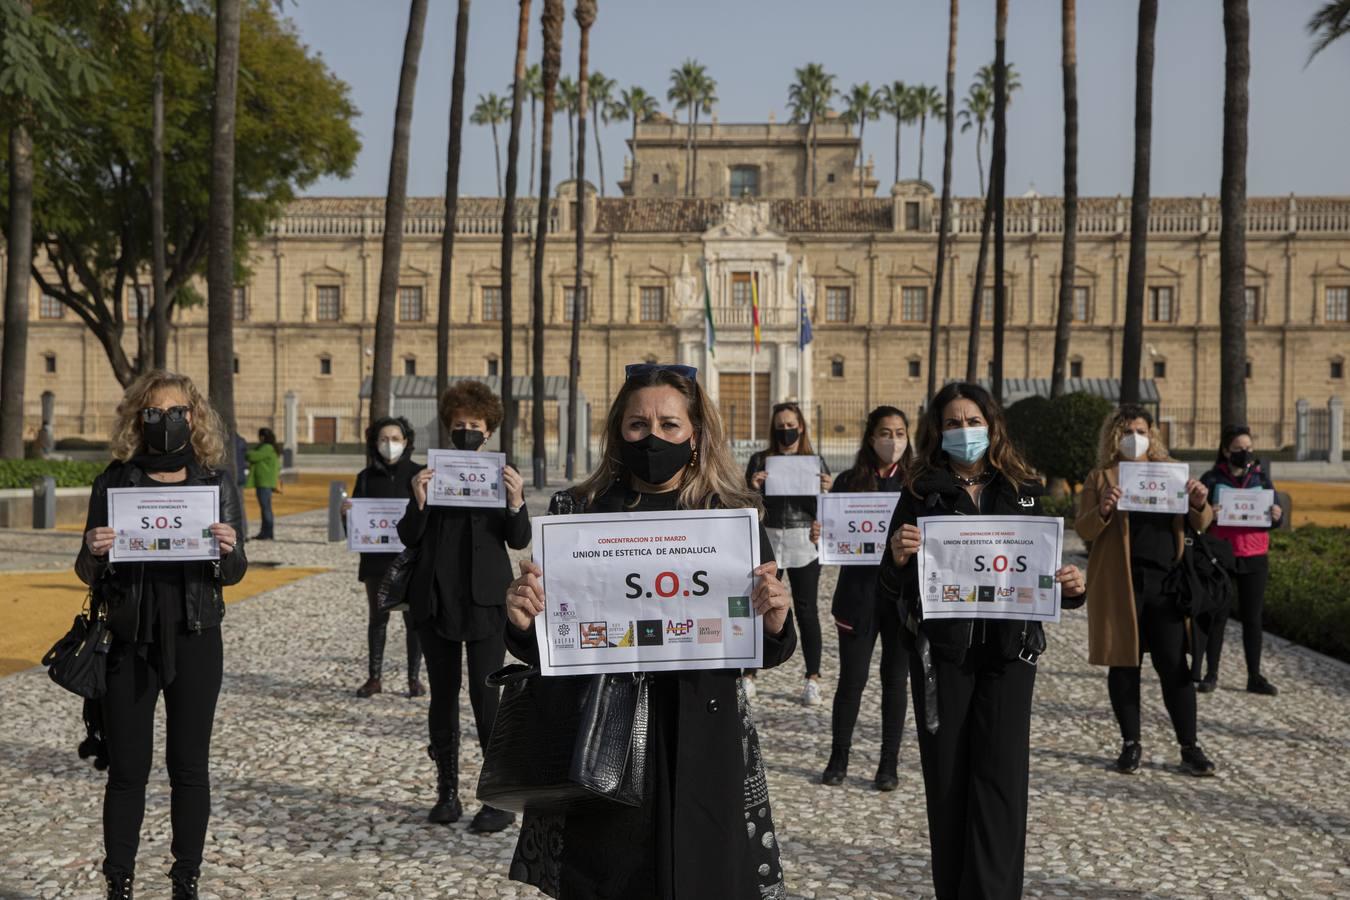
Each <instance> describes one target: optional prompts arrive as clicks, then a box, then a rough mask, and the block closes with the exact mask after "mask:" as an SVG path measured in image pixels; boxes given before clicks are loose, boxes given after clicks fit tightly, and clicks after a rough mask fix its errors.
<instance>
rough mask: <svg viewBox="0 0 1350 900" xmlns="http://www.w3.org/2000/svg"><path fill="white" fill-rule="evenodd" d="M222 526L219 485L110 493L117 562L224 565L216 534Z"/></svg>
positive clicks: (114, 490)
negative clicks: (200, 561) (218, 562)
mask: <svg viewBox="0 0 1350 900" xmlns="http://www.w3.org/2000/svg"><path fill="white" fill-rule="evenodd" d="M219 521H220V486H219V485H214V484H211V485H192V486H186V485H175V486H173V487H165V488H108V527H110V528H111V529H112V530H113V531H115V532H116V533H117V537H116V539H115V540H114V541H113V546H112V550H111V552H110V553H109V554H108V559H110V560H111V561H112V562H183V561H184V560H193V559H220V547H219V545H218V544H217V543H216V539H215V538H214V537H212V536H211V531H210V528H211V526H212V525H214V524H215V523H216V522H219Z"/></svg>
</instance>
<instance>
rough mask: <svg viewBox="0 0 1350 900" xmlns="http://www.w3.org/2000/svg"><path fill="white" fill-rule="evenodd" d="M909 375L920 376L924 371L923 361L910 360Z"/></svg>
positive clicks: (911, 376) (912, 376)
mask: <svg viewBox="0 0 1350 900" xmlns="http://www.w3.org/2000/svg"><path fill="white" fill-rule="evenodd" d="M908 371H909V377H910V378H918V377H919V376H920V375H921V374H922V373H923V363H922V362H921V361H920V360H917V359H911V360H910V361H909V370H908Z"/></svg>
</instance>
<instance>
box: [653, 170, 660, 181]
mask: <svg viewBox="0 0 1350 900" xmlns="http://www.w3.org/2000/svg"><path fill="white" fill-rule="evenodd" d="M660 183H661V173H660V172H653V173H652V184H660Z"/></svg>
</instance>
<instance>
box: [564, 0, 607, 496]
mask: <svg viewBox="0 0 1350 900" xmlns="http://www.w3.org/2000/svg"><path fill="white" fill-rule="evenodd" d="M595 13H596V3H595V0H577V7H576V19H577V24H578V25H580V26H581V50H580V53H579V54H578V57H577V82H578V83H579V84H580V85H581V88H580V92H581V97H582V100H583V101H584V100H585V99H586V92H587V90H588V85H589V79H590V53H591V26H592V25H593V24H595ZM583 108H584V107H583ZM597 124H598V122H597ZM599 137H600V135H599V132H598V131H597V133H596V146H597V148H598V147H599ZM577 172H578V175H579V177H578V181H577V195H576V216H577V220H576V227H575V230H576V240H577V244H576V255H577V258H576V264H577V273H576V276H577V277H576V283H575V284H574V285H573V288H572V335H571V338H572V340H571V344H570V349H569V351H568V357H567V424H568V429H567V457H566V465H567V480H568V481H572V480H573V479H574V478H575V477H576V461H577V429H576V425H575V423H576V422H577V417H578V415H579V412H580V411H579V409H578V407H577V386H578V384H579V382H580V379H581V313H582V310H583V308H584V307H585V306H586V305H587V304H583V302H582V297H583V294H582V291H584V290H585V289H586V278H585V266H586V191H585V189H584V185H585V179H586V122H585V120H584V119H583V120H582V121H581V128H580V131H579V133H578V134H577ZM603 180H604V179H603V178H602V179H601V181H602V182H603ZM586 299H587V300H589V299H590V298H589V297H587V298H586Z"/></svg>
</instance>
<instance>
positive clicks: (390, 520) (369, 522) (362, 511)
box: [347, 497, 408, 553]
mask: <svg viewBox="0 0 1350 900" xmlns="http://www.w3.org/2000/svg"><path fill="white" fill-rule="evenodd" d="M349 502H350V503H351V505H352V506H351V509H349V510H347V549H348V550H352V551H355V552H356V553H401V552H402V551H403V542H402V541H400V540H399V539H398V523H399V520H400V519H402V518H403V513H404V512H406V511H407V509H408V501H407V500H397V499H393V500H389V499H384V500H379V499H375V498H371V497H353V498H352V499H351V500H350V501H349Z"/></svg>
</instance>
